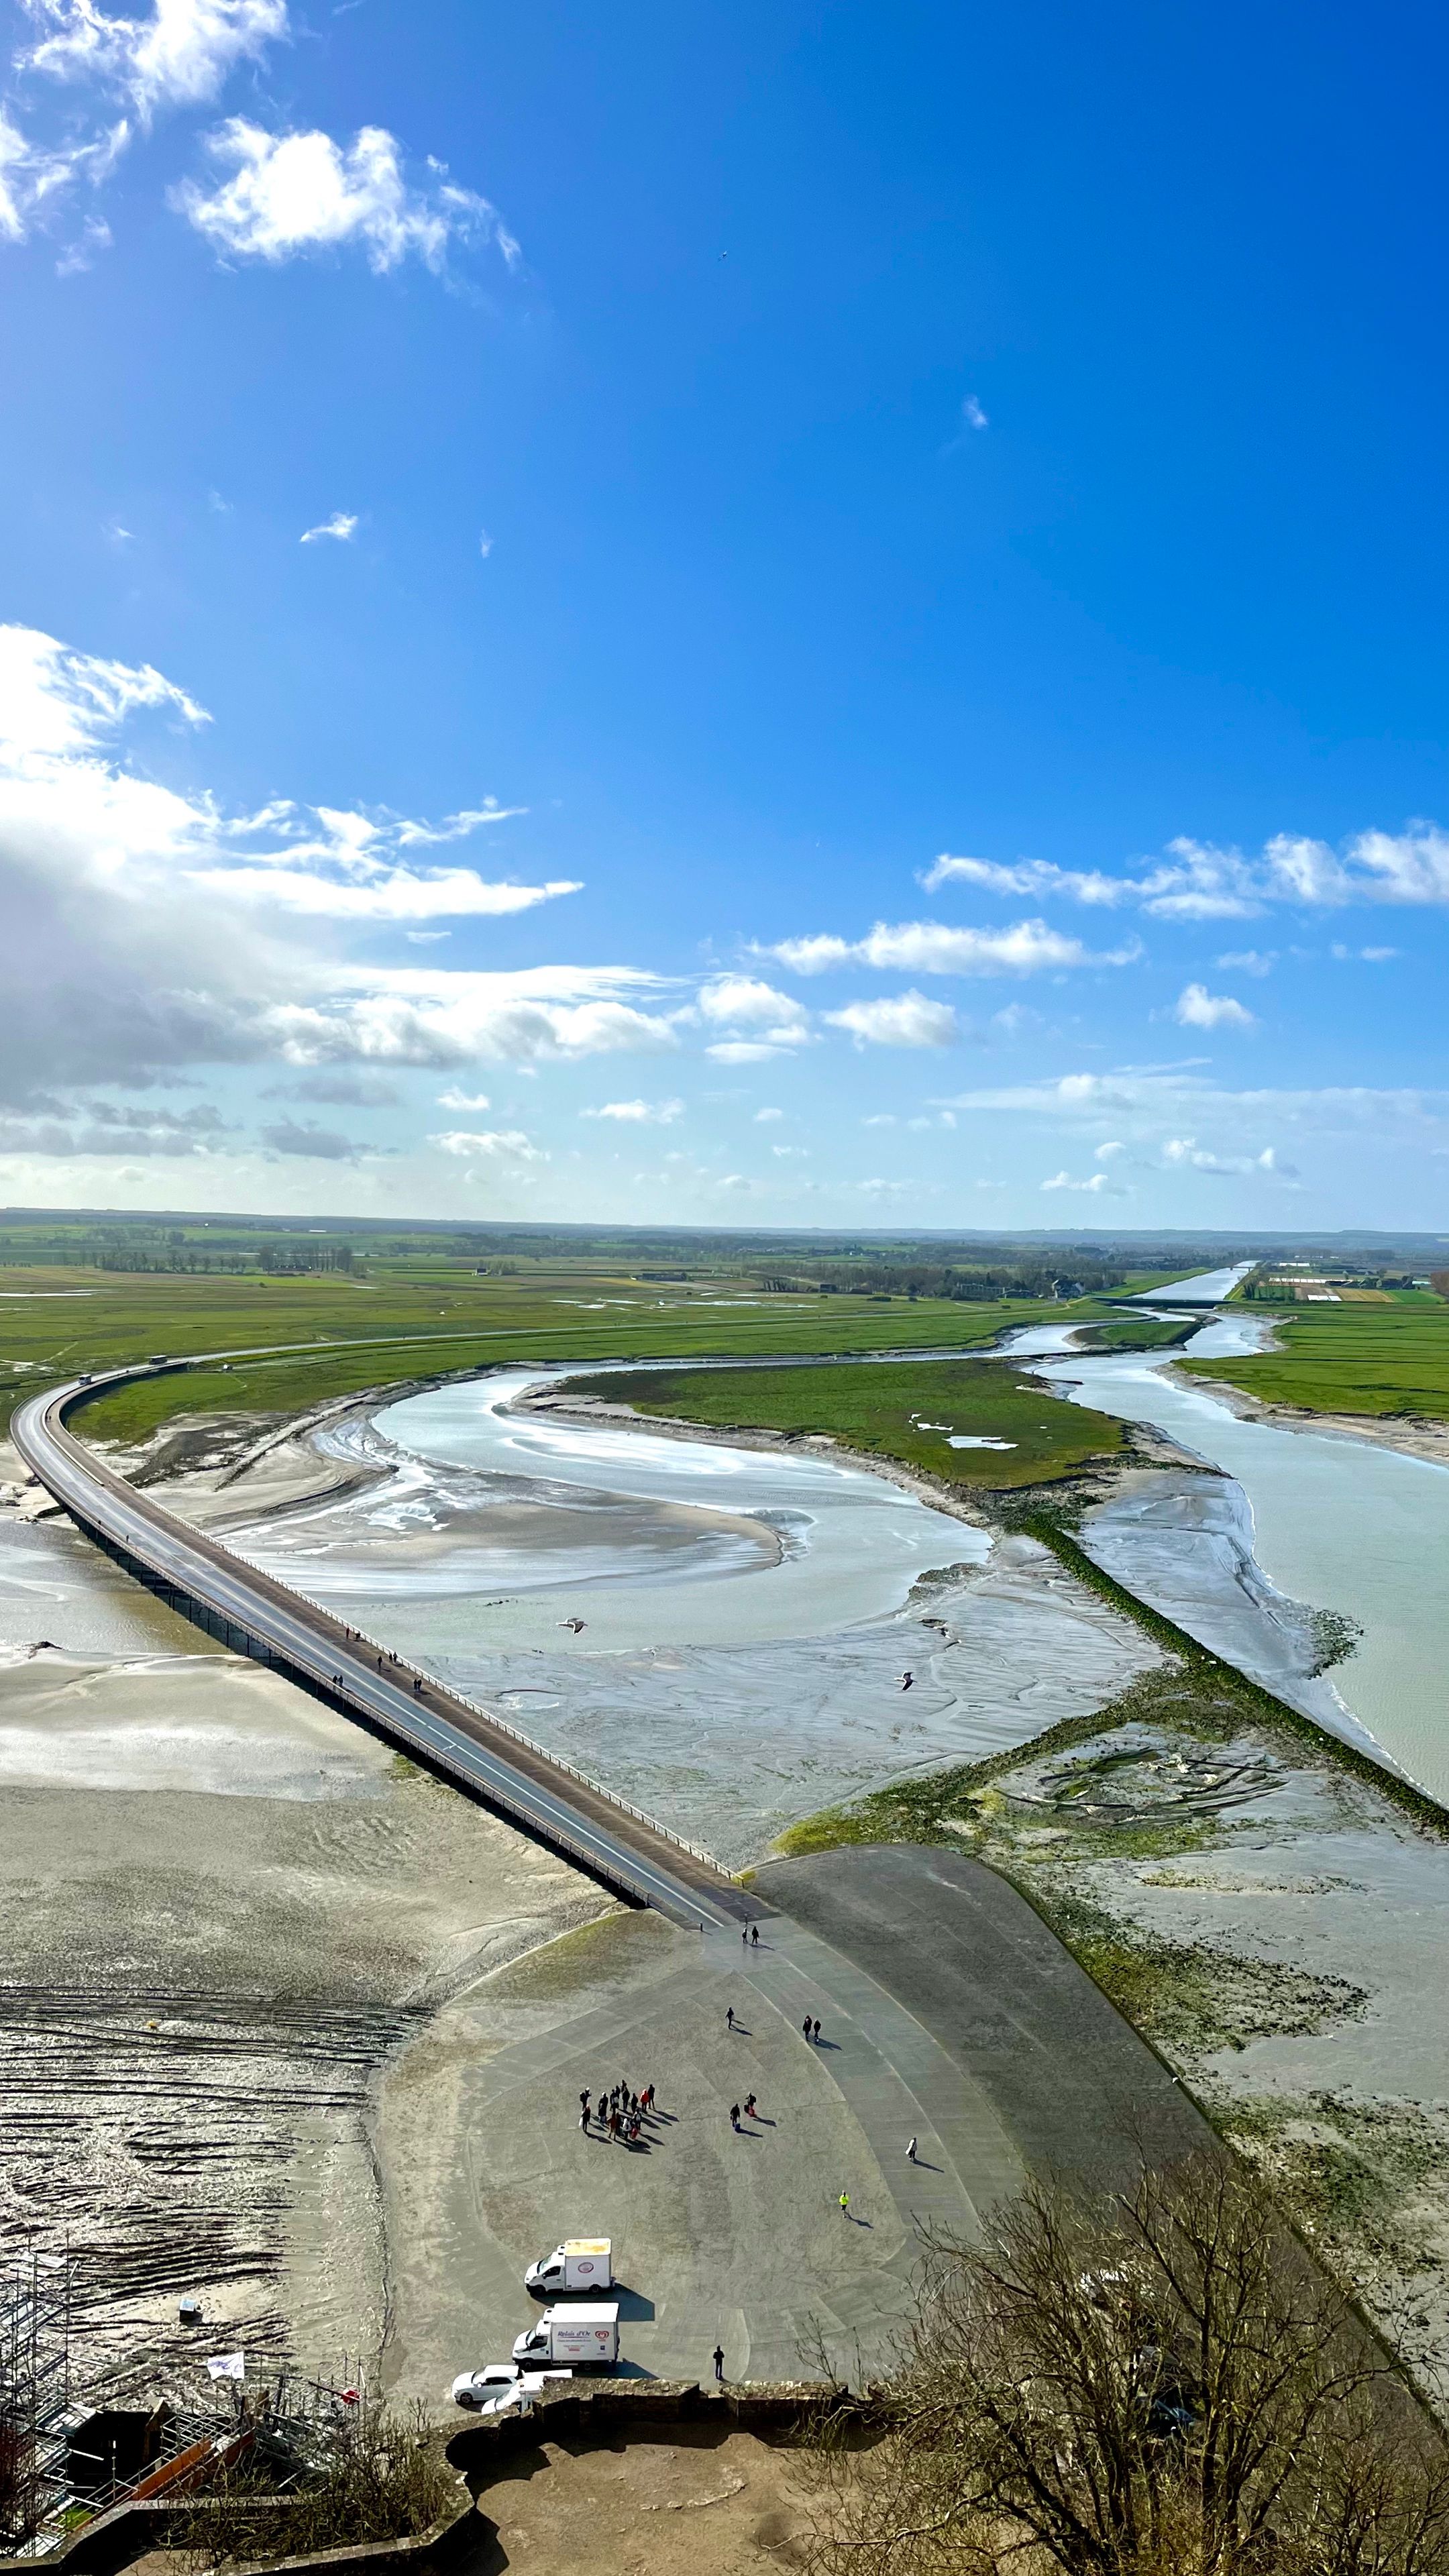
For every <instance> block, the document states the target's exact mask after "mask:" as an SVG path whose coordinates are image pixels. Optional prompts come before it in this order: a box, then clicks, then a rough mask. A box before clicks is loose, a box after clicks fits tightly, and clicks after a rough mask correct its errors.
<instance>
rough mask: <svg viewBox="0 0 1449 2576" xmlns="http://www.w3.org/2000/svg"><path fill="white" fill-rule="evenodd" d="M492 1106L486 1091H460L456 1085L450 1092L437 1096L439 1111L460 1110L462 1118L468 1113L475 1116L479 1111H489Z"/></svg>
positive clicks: (440, 1093)
mask: <svg viewBox="0 0 1449 2576" xmlns="http://www.w3.org/2000/svg"><path fill="white" fill-rule="evenodd" d="M492 1106H493V1104H492V1102H491V1100H490V1099H489V1097H488V1094H487V1092H486V1091H460V1090H459V1089H458V1087H457V1085H456V1083H455V1084H454V1085H453V1086H452V1088H451V1089H450V1090H448V1091H440V1092H439V1094H438V1107H439V1108H440V1109H457V1110H461V1111H462V1112H463V1114H464V1116H467V1115H468V1113H469V1112H470V1111H471V1112H472V1113H473V1115H474V1116H476V1115H477V1113H478V1111H479V1110H480V1109H491V1108H492Z"/></svg>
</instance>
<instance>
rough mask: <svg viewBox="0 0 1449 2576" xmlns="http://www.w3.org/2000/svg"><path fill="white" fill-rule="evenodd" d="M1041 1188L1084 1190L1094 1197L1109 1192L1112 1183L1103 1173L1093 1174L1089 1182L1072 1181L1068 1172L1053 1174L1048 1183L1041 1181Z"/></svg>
mask: <svg viewBox="0 0 1449 2576" xmlns="http://www.w3.org/2000/svg"><path fill="white" fill-rule="evenodd" d="M1042 1188H1043V1189H1044V1190H1086V1191H1088V1192H1089V1193H1090V1194H1091V1195H1092V1196H1094V1197H1096V1196H1100V1195H1101V1193H1102V1192H1103V1191H1105V1190H1111V1188H1112V1183H1111V1181H1110V1180H1109V1179H1108V1177H1107V1174H1106V1173H1105V1172H1094V1173H1093V1174H1092V1177H1091V1179H1090V1180H1089V1181H1074V1180H1073V1178H1072V1176H1071V1173H1070V1172H1053V1174H1052V1176H1051V1179H1050V1180H1049V1181H1043V1183H1042Z"/></svg>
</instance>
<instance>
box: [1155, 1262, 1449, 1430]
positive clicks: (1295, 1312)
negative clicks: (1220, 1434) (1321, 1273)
mask: <svg viewBox="0 0 1449 2576" xmlns="http://www.w3.org/2000/svg"><path fill="white" fill-rule="evenodd" d="M1244 1311H1245V1312H1247V1313H1249V1314H1253V1315H1262V1316H1264V1317H1266V1318H1267V1319H1268V1320H1270V1321H1271V1322H1272V1325H1273V1327H1274V1332H1275V1335H1276V1337H1277V1340H1278V1342H1279V1344H1280V1345H1281V1347H1280V1348H1279V1349H1277V1350H1274V1351H1263V1352H1261V1353H1259V1354H1258V1355H1256V1356H1253V1357H1249V1358H1245V1359H1230V1360H1194V1362H1193V1364H1192V1367H1193V1375H1194V1376H1195V1377H1206V1378H1221V1379H1224V1380H1226V1382H1227V1383H1228V1385H1230V1386H1239V1387H1241V1388H1242V1389H1243V1391H1244V1393H1245V1394H1247V1395H1256V1396H1257V1397H1259V1398H1260V1400H1261V1401H1262V1402H1263V1403H1264V1404H1291V1405H1296V1406H1298V1407H1300V1408H1301V1409H1302V1411H1304V1412H1305V1413H1362V1414H1369V1415H1373V1416H1378V1417H1383V1416H1384V1415H1391V1414H1416V1415H1419V1416H1421V1417H1427V1418H1428V1419H1429V1420H1431V1421H1445V1420H1449V1305H1446V1303H1445V1301H1444V1299H1443V1298H1442V1297H1436V1296H1435V1295H1434V1293H1433V1291H1432V1290H1430V1289H1427V1288H1419V1289H1413V1288H1404V1289H1395V1290H1393V1291H1392V1292H1389V1293H1387V1294H1386V1295H1385V1296H1384V1300H1383V1302H1382V1303H1381V1304H1374V1305H1368V1304H1366V1303H1358V1302H1354V1303H1351V1304H1344V1305H1341V1306H1268V1305H1265V1304H1263V1303H1260V1302H1255V1303H1254V1304H1253V1305H1251V1306H1249V1307H1247V1308H1245V1310H1244Z"/></svg>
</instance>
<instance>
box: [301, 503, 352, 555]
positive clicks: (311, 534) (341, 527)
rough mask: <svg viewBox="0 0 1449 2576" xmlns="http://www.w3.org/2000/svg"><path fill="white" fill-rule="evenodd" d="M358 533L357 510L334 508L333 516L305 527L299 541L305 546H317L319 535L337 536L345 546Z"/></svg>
mask: <svg viewBox="0 0 1449 2576" xmlns="http://www.w3.org/2000/svg"><path fill="white" fill-rule="evenodd" d="M356 534H357V513H356V511H355V510H334V511H333V513H332V516H331V518H330V519H323V520H322V521H321V522H320V523H319V525H318V526H317V527H315V528H304V529H303V531H302V534H301V536H300V537H299V538H298V540H297V542H298V544H299V545H303V546H315V544H316V543H317V540H318V538H319V537H336V538H337V540H338V542H339V544H341V545H344V546H345V545H347V544H349V543H350V542H351V540H352V538H353V537H355V536H356Z"/></svg>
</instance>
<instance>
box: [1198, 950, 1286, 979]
mask: <svg viewBox="0 0 1449 2576" xmlns="http://www.w3.org/2000/svg"><path fill="white" fill-rule="evenodd" d="M1214 963H1215V964H1217V965H1219V966H1222V967H1225V968H1226V969H1227V972H1228V973H1229V974H1230V975H1231V974H1233V973H1237V974H1240V975H1259V976H1262V975H1271V974H1272V972H1273V969H1274V967H1275V966H1276V965H1277V963H1278V951H1277V949H1276V948H1269V949H1267V950H1266V951H1265V950H1263V949H1261V948H1230V949H1229V950H1228V951H1227V953H1226V955H1225V956H1222V957H1219V958H1217V959H1215V961H1214Z"/></svg>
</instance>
